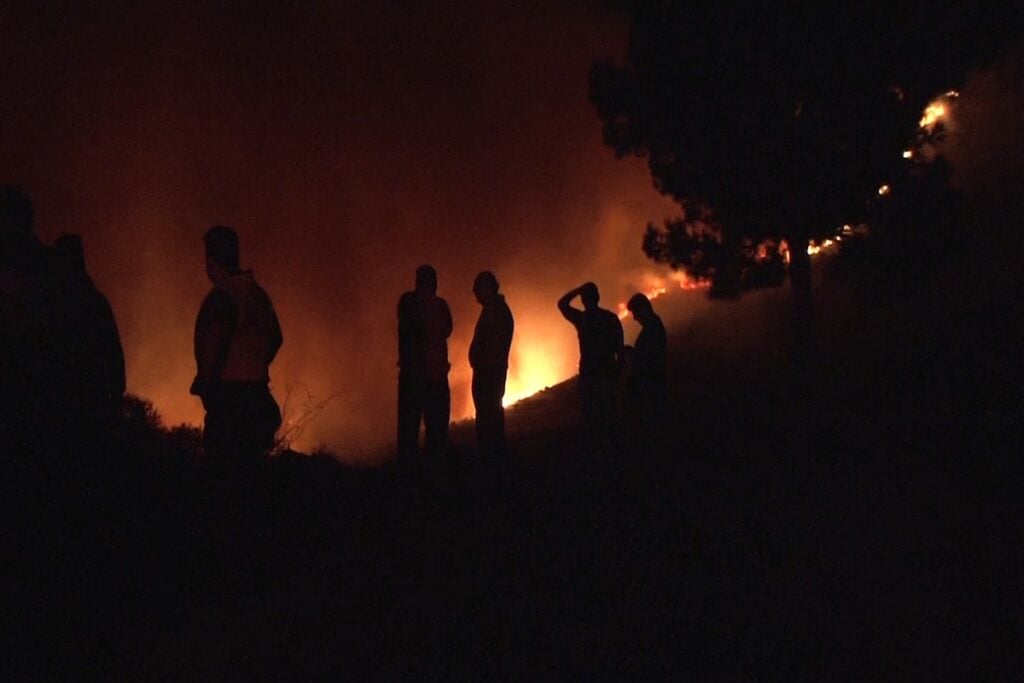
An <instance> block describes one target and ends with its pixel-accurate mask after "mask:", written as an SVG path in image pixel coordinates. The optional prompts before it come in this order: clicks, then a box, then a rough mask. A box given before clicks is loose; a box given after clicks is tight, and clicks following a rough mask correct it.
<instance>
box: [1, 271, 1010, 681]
mask: <svg viewBox="0 0 1024 683" xmlns="http://www.w3.org/2000/svg"><path fill="white" fill-rule="evenodd" d="M835 277H836V278H838V279H837V281H839V282H843V280H842V273H839V274H838V275H835ZM819 289H820V290H821V291H822V294H821V296H820V298H819V304H818V327H817V351H816V353H815V354H814V355H813V356H811V357H808V356H801V357H800V358H798V359H794V358H792V357H791V355H790V353H789V352H788V349H789V341H788V337H787V334H786V330H787V327H786V324H785V323H786V313H785V311H786V293H785V292H784V291H782V290H777V291H775V292H769V293H766V294H762V295H757V296H754V297H749V298H748V299H745V300H744V301H741V302H738V303H723V304H721V305H720V307H716V308H715V309H714V310H715V311H716V313H715V317H714V318H713V319H711V318H709V319H708V320H702V319H698V320H695V321H692V323H690V324H688V325H687V326H686V327H685V328H683V329H681V330H677V332H676V333H675V334H674V335H673V337H672V340H671V345H672V349H673V358H672V369H671V372H672V376H673V386H674V387H675V392H676V396H675V400H674V402H673V403H672V405H671V407H670V411H669V413H670V420H669V429H670V432H671V437H672V438H671V443H672V448H671V450H670V453H669V454H668V455H667V456H665V457H654V455H653V454H651V453H637V452H633V453H630V454H629V455H627V456H625V457H622V458H619V459H614V458H609V457H608V456H607V455H601V454H599V453H596V452H590V451H589V449H588V448H587V447H586V445H585V440H584V439H583V438H582V437H581V435H580V433H579V428H578V425H577V422H576V417H575V414H574V412H573V409H572V406H573V405H574V394H573V387H572V385H571V383H570V384H568V385H563V386H560V387H556V388H554V389H551V390H549V391H547V392H545V393H543V394H542V395H540V396H538V397H536V398H535V399H533V400H532V401H530V402H528V403H526V404H525V405H522V406H520V407H519V408H517V409H516V411H515V412H513V413H512V414H511V415H510V418H509V422H510V432H511V433H512V443H511V450H512V453H513V457H512V459H511V460H510V462H508V463H507V465H506V466H505V467H503V468H501V469H500V470H497V471H494V470H488V469H485V468H483V467H481V466H479V464H478V463H477V462H476V460H475V456H474V452H473V448H472V440H471V438H470V434H469V430H468V429H467V428H466V427H463V428H461V429H457V430H456V432H455V434H454V437H453V438H454V442H455V445H454V447H453V451H454V456H453V460H452V462H450V463H445V464H443V465H436V466H424V467H422V468H418V469H416V470H414V471H413V470H408V471H399V470H397V469H394V468H376V469H365V470H359V469H352V468H345V467H343V466H341V465H339V464H337V463H336V462H335V461H333V460H331V459H329V458H325V457H315V458H309V457H305V458H304V457H284V458H280V459H277V460H274V461H271V462H269V463H267V464H266V465H265V466H262V467H260V468H258V469H254V470H251V471H248V472H234V473H231V474H230V476H228V477H227V478H226V479H216V478H213V477H212V476H211V474H210V473H209V472H208V471H206V470H205V469H204V468H203V467H202V465H201V464H197V463H195V462H192V461H189V460H188V459H187V458H185V456H183V455H181V453H178V452H176V451H175V447H173V446H168V444H167V439H166V438H163V439H162V440H160V441H159V442H158V440H157V437H155V436H152V435H150V434H148V432H146V431H145V430H144V429H142V430H141V431H140V430H138V429H137V430H136V431H134V432H132V431H131V430H126V431H125V433H124V434H121V435H119V436H118V437H117V438H115V439H114V440H113V442H112V445H111V446H110V451H111V452H113V453H115V455H114V456H109V455H108V456H106V457H107V460H106V462H107V465H106V466H103V467H97V468H96V472H97V473H98V474H95V475H92V476H89V477H86V479H87V480H88V486H83V485H80V484H79V483H78V482H71V483H68V482H65V483H64V484H52V483H51V484H48V485H47V486H42V485H37V487H36V488H35V489H30V490H27V491H26V490H25V489H24V488H22V489H21V490H18V491H14V492H12V489H14V486H13V485H11V486H8V487H6V488H5V491H6V493H7V500H6V501H5V505H6V508H7V512H6V513H5V518H6V519H5V520H4V524H5V535H6V536H7V538H8V542H7V543H5V550H4V553H3V563H4V565H5V575H6V576H8V577H10V578H9V579H8V580H6V583H7V590H5V600H6V602H7V605H8V609H7V610H6V613H7V614H6V616H7V618H6V619H5V621H6V622H7V624H6V626H5V639H6V641H7V648H8V653H7V656H6V657H5V661H6V662H7V666H8V667H9V668H10V669H11V673H12V675H14V676H28V675H37V676H38V677H40V678H44V679H49V680H76V679H78V680H80V679H82V678H87V677H90V676H96V677H100V678H103V679H108V680H128V679H140V680H188V681H196V680H236V679H237V680H270V679H275V680H315V679H320V678H324V677H326V676H333V677H344V678H345V679H354V678H370V679H385V680H393V679H415V678H433V679H451V678H464V677H469V678H479V677H484V676H490V677H494V678H499V679H503V678H510V679H534V680H535V679H548V678H559V679H561V678H576V679H584V680H593V679H596V678H598V677H601V678H607V677H609V676H611V677H615V678H627V677H629V678H636V677H640V676H642V677H643V678H658V679H674V680H680V679H683V680H686V679H689V678H692V679H697V680H707V679H711V680H729V681H739V680H796V679H816V680H963V679H981V680H1007V681H1009V680H1016V679H1018V677H1019V676H1020V675H1022V673H1024V659H1022V658H1021V654H1020V653H1021V652H1022V651H1024V641H1022V627H1024V624H1022V614H1024V611H1022V610H1024V600H1022V594H1024V592H1022V589H1021V583H1022V577H1024V572H1022V571H1021V570H1022V567H1021V560H1022V551H1021V544H1022V541H1024V517H1022V515H1021V505H1020V504H1019V498H1020V489H1021V484H1022V483H1024V467H1022V460H1021V456H1020V453H1019V441H1020V439H1019V437H1020V432H1019V430H1020V418H1021V413H1022V410H1021V408H1022V405H1021V397H1022V394H1021V389H1020V386H1021V385H1020V383H1019V379H1020V375H1019V372H1018V369H1019V360H1018V356H1019V354H1020V345H1019V343H1018V341H1017V340H1019V336H1018V335H1017V333H1016V332H1015V330H1016V323H1017V322H1019V320H1020V317H1021V316H1020V308H1019V304H1012V303H1010V297H1009V295H1006V296H1002V297H997V298H994V299H990V300H986V299H985V298H984V297H972V296H962V297H961V296H960V295H958V294H957V293H956V288H955V287H950V288H944V287H938V286H931V285H929V286H925V285H921V286H919V287H918V288H917V289H916V290H915V291H916V294H913V295H912V294H904V295H902V296H893V295H891V292H888V291H887V289H886V288H885V287H880V286H879V285H878V282H875V283H874V284H872V283H871V282H870V281H868V282H867V283H866V284H865V283H864V282H853V283H850V282H846V283H845V284H843V286H839V287H836V288H835V289H834V291H833V290H831V289H830V288H829V287H828V286H826V287H822V288H819ZM922 293H926V294H927V296H920V295H921V294H922ZM30 479H31V478H30ZM8 481H9V482H11V481H14V478H9V479H8ZM33 481H34V480H33Z"/></svg>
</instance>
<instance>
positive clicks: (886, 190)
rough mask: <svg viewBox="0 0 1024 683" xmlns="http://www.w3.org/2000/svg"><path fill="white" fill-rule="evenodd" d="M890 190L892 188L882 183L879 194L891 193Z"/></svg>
mask: <svg viewBox="0 0 1024 683" xmlns="http://www.w3.org/2000/svg"><path fill="white" fill-rule="evenodd" d="M890 192H892V188H891V187H889V186H888V185H882V186H881V187H880V188H878V194H880V195H882V196H883V197H884V196H885V195H887V194H889V193H890Z"/></svg>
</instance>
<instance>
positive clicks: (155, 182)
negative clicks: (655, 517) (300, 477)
mask: <svg viewBox="0 0 1024 683" xmlns="http://www.w3.org/2000/svg"><path fill="white" fill-rule="evenodd" d="M350 4H351V5H352V7H347V6H346V7H343V8H342V7H339V8H328V7H321V8H303V9H292V8H288V7H286V6H283V7H279V8H277V9H265V8H263V9H260V8H254V7H250V6H248V5H238V6H235V5H221V4H217V5H215V6H213V7H210V6H207V5H206V4H205V3H204V4H200V3H194V4H193V3H185V4H177V3H168V4H160V3H158V4H154V5H146V6H145V8H144V9H143V8H141V7H134V6H125V7H116V8H106V9H95V8H89V9H87V8H83V7H78V6H77V5H71V6H67V7H62V8H60V10H59V11H57V10H41V9H37V8H35V7H34V6H31V5H24V6H14V5H10V4H8V5H5V8H4V9H0V58H2V59H3V62H4V69H3V72H2V73H3V75H2V76H0V78H2V81H0V83H2V89H3V96H2V99H0V117H2V125H3V137H2V138H0V160H2V161H0V164H2V165H0V176H2V178H3V181H4V182H15V183H19V184H21V185H22V186H23V187H24V188H25V189H26V190H27V191H28V192H29V194H30V195H31V196H32V198H33V200H34V202H35V204H36V211H37V230H38V232H39V234H40V235H41V237H43V239H44V240H46V241H51V240H52V239H53V238H55V237H56V236H57V235H58V234H60V233H62V232H77V233H80V234H82V235H83V238H84V241H85V248H86V257H87V263H88V266H89V269H90V272H91V273H92V275H93V277H94V279H95V280H96V282H97V284H98V285H99V286H100V288H101V289H103V290H104V291H105V292H106V294H107V295H108V297H109V298H110V300H111V303H112V305H113V308H114V310H115V313H116V316H117V319H118V322H119V325H120V329H121V335H122V339H123V342H124V346H125V354H126V361H127V371H128V385H129V391H131V392H133V393H136V394H139V395H141V396H143V397H146V398H149V399H151V400H152V401H153V402H154V403H155V405H156V406H157V408H158V409H159V411H160V412H161V414H162V416H163V418H164V420H165V422H167V423H169V424H176V423H179V422H190V423H196V424H197V423H199V422H200V421H201V419H202V409H201V406H200V404H199V402H198V400H197V399H195V398H194V397H191V396H189V395H188V386H189V383H190V381H191V379H192V376H193V374H194V370H195V365H194V361H193V358H192V326H193V323H194V318H195V313H196V311H197V309H198V306H199V303H200V301H201V300H202V297H203V296H204V294H205V292H206V291H207V289H208V288H209V283H208V281H207V280H206V276H205V273H204V269H203V254H202V242H201V237H202V234H203V231H204V230H205V229H206V228H207V227H208V226H210V225H212V224H215V223H225V224H229V225H232V226H235V227H236V228H237V230H238V231H239V234H240V237H241V244H242V263H243V267H247V268H252V269H253V270H254V272H255V274H256V276H257V278H258V280H259V281H260V282H261V283H262V284H263V286H264V287H265V288H266V289H267V290H268V292H269V293H270V294H271V296H272V298H273V299H274V301H275V305H276V307H277V310H278V314H279V317H280V319H281V323H282V327H283V329H284V336H285V343H284V346H283V347H282V350H281V353H280V355H279V356H278V359H277V360H276V361H275V363H274V365H273V366H272V367H271V379H272V389H273V391H274V394H275V396H276V397H277V399H278V401H279V402H280V403H282V404H286V416H285V417H286V419H289V418H291V419H296V418H302V417H303V416H304V415H308V414H309V410H310V408H311V407H312V406H314V405H321V406H322V412H320V413H319V414H318V416H317V417H316V419H315V420H313V421H312V422H311V423H310V424H309V425H308V426H307V428H306V429H305V431H304V432H303V433H302V435H301V438H299V439H297V441H296V442H295V445H296V446H297V447H300V448H306V449H308V448H311V447H313V446H315V445H317V444H321V443H322V444H326V445H327V446H329V447H330V448H332V449H335V450H336V451H338V452H339V453H358V452H365V451H367V450H368V449H372V448H375V447H377V446H379V445H382V444H386V443H388V442H389V441H390V440H391V439H392V438H393V436H392V432H393V430H394V415H395V384H396V377H397V371H396V368H395V361H396V355H397V350H396V346H397V345H396V339H395V334H396V320H395V305H396V302H397V299H398V297H399V295H400V294H401V292H402V291H404V290H406V289H409V288H411V286H412V280H413V271H414V269H415V267H416V266H417V265H419V264H420V263H432V264H433V265H434V266H435V267H436V268H437V270H438V272H439V276H440V277H439V279H440V287H439V293H440V295H441V296H443V297H445V298H446V299H447V300H448V302H449V304H450V305H451V308H452V313H453V316H454V319H455V333H454V335H453V337H452V340H451V343H450V357H451V360H452V364H453V367H452V374H451V380H452V403H453V405H452V416H453V418H454V419H458V418H461V417H466V416H469V415H470V414H471V412H472V406H471V403H470V401H469V368H468V364H467V362H466V350H467V347H468V341H469V337H470V335H471V334H472V329H473V324H474V323H475V320H476V316H477V312H478V307H477V304H476V303H475V301H474V299H473V296H472V293H471V291H470V289H471V285H472V281H473V277H474V275H475V274H476V273H477V272H478V271H479V270H482V269H492V270H494V271H495V272H496V273H497V275H498V277H499V279H500V280H501V282H502V289H503V290H504V292H505V294H506V295H507V298H508V301H509V303H510V305H511V307H512V309H513V312H514V314H515V316H516V337H515V341H514V343H513V350H512V365H511V368H510V376H509V390H510V393H511V395H513V396H517V395H523V394H525V393H528V392H530V391H534V390H537V389H540V388H543V386H545V385H546V384H552V383H554V382H557V381H559V380H561V379H564V378H565V377H568V376H569V375H571V374H572V373H573V372H574V370H575V367H576V363H577V361H578V356H577V352H576V346H575V335H574V332H573V330H572V328H571V327H570V326H569V325H568V324H566V323H565V322H564V321H562V320H561V318H560V317H559V315H558V313H557V310H556V308H555V300H556V299H557V298H558V296H559V295H561V294H562V293H563V292H564V291H566V290H568V289H569V288H570V287H573V286H575V285H577V284H579V282H581V281H583V280H587V279H592V280H594V281H596V282H597V283H598V284H599V285H600V286H601V288H602V292H603V300H602V301H603V303H604V304H605V305H607V306H608V307H609V308H614V306H615V305H616V304H617V303H618V302H619V301H621V300H624V299H625V298H626V296H627V295H628V294H630V293H631V292H632V291H634V290H635V288H637V287H640V286H642V284H643V280H644V278H645V274H646V273H648V272H650V271H651V269H650V268H649V266H648V264H647V262H646V260H645V258H644V256H643V255H642V253H641V251H640V238H641V228H642V226H643V225H644V224H645V223H646V222H647V221H648V220H654V221H659V220H661V219H663V218H665V217H666V216H669V215H671V214H673V213H675V207H674V205H673V204H672V203H671V202H669V201H667V200H666V199H664V198H662V197H660V196H659V195H657V193H655V191H654V190H653V189H652V186H651V182H650V178H649V174H648V173H647V170H646V167H645V166H644V164H643V163H642V162H641V161H639V160H636V159H634V160H630V161H628V162H620V161H616V160H615V159H614V158H613V156H612V155H611V153H610V152H609V151H608V150H607V149H606V148H604V147H603V146H602V144H601V141H600V127H599V124H598V121H597V117H596V115H595V114H594V113H593V111H592V109H591V107H590V105H589V103H588V101H587V98H586V89H587V71H588V68H589V66H590V64H591V62H592V61H593V60H594V59H596V58H600V57H608V56H616V55H619V54H621V53H622V52H623V50H624V48H625V41H626V29H625V26H624V24H623V22H622V21H621V20H620V19H619V18H618V17H617V16H616V15H615V14H612V13H608V12H607V11H605V10H603V9H600V8H599V7H597V6H593V7H591V6H588V5H585V4H579V3H537V4H535V5H534V6H530V5H529V4H528V3H527V4H515V5H516V6H515V7H514V8H510V7H504V6H500V5H501V4H500V3H493V6H491V7H487V6H486V3H485V4H484V5H480V4H477V5H476V6H475V7H474V8H473V9H465V8H463V9H449V10H441V9H433V10H432V9H427V8H426V6H430V5H429V4H425V7H424V8H421V9H418V10H409V9H402V10H399V9H397V8H390V9H389V8H378V7H372V6H369V5H372V4H373V3H358V4H354V3H350ZM512 4H513V3H509V5H512ZM628 328H629V326H627V337H630V336H632V334H635V331H632V330H630V329H628ZM325 402H326V403H325Z"/></svg>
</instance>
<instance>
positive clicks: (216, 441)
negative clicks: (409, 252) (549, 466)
mask: <svg viewBox="0 0 1024 683" xmlns="http://www.w3.org/2000/svg"><path fill="white" fill-rule="evenodd" d="M203 244H204V253H205V259H206V274H207V276H208V278H209V280H210V283H211V285H212V287H211V289H210V291H209V293H208V294H207V295H206V297H205V298H204V299H203V301H202V303H201V305H200V307H199V311H198V314H197V316H196V322H195V332H194V338H193V348H194V353H195V361H196V375H195V379H194V380H193V382H192V385H191V388H190V392H191V393H192V394H194V395H195V396H197V397H198V398H199V399H200V400H201V401H202V404H203V408H204V409H205V411H206V416H205V420H204V425H203V440H202V443H203V450H204V453H205V456H206V457H207V459H208V460H209V461H210V462H211V463H218V464H222V465H228V464H232V463H235V464H241V463H245V462H253V461H256V460H258V459H259V458H261V457H262V456H264V455H266V454H267V453H268V452H270V451H271V449H272V448H273V447H274V445H275V435H276V433H277V430H278V429H279V428H280V426H281V411H280V408H279V406H278V404H277V403H276V402H275V400H274V398H273V396H272V394H271V392H270V389H269V381H270V374H269V368H270V365H271V363H272V362H273V360H274V358H275V357H276V355H277V352H278V350H279V349H280V348H281V345H282V343H283V340H284V337H283V334H282V331H281V326H280V323H279V321H278V318H277V314H276V313H275V311H274V305H273V302H272V301H271V298H270V296H269V295H268V294H267V292H266V291H265V290H264V289H263V288H262V287H261V286H260V285H259V284H258V282H257V280H256V279H255V277H254V275H253V273H252V271H251V270H244V269H242V267H241V259H240V245H239V238H238V234H237V233H236V232H235V230H234V229H232V228H231V227H229V226H224V225H215V226H213V227H211V228H209V229H208V230H207V231H206V232H205V234H204V235H203ZM472 290H473V294H474V296H475V298H476V300H477V302H478V303H479V305H480V313H479V316H478V318H477V321H476V324H475V327H474V330H473V337H472V341H471V343H470V346H469V364H470V366H471V368H472V371H473V375H472V397H473V404H474V407H475V409H476V421H475V427H476V440H477V446H478V451H479V454H480V456H481V457H482V458H483V459H485V460H487V461H489V462H499V461H503V460H504V459H505V458H506V456H507V455H508V448H507V444H506V439H505V408H504V405H503V398H504V395H505V384H506V378H507V374H508V367H509V354H510V349H511V347H512V340H513V335H514V330H515V321H514V318H513V315H512V311H511V309H510V307H509V305H508V303H507V302H506V300H505V296H504V294H502V292H501V288H500V284H499V281H498V278H497V276H496V275H495V274H494V273H493V272H492V271H489V270H485V271H482V272H480V273H479V274H478V275H477V276H476V278H475V279H474V281H473V286H472ZM437 291H438V274H437V271H436V270H435V269H434V268H433V267H432V266H430V265H426V264H424V265H421V266H420V267H419V268H417V269H416V273H415V286H414V288H413V289H412V290H410V291H407V292H405V293H404V294H402V295H401V297H400V298H399V301H398V307H397V308H398V311H397V313H398V420H397V422H398V425H397V426H398V429H397V458H398V461H399V462H400V463H409V462H415V461H417V460H420V459H423V458H425V459H427V460H432V459H437V458H439V457H441V456H442V455H443V454H444V453H445V452H446V449H447V439H448V426H449V422H450V417H451V390H450V387H449V383H448V373H449V370H450V368H451V364H450V363H449V360H448V339H449V337H450V336H451V334H452V331H453V327H454V326H453V321H452V315H451V311H450V310H449V308H448V304H447V302H446V301H445V300H444V299H443V298H441V297H440V296H438V293H437ZM0 296H2V299H0V305H2V308H0V316H2V318H0V323H2V328H0V329H2V330H3V337H2V348H0V363H2V366H0V401H2V404H0V408H2V411H3V416H2V427H0V429H2V430H3V432H2V436H3V437H4V438H5V440H6V441H7V442H9V443H14V444H16V445H17V446H19V447H21V448H22V449H28V450H29V451H32V450H35V449H40V448H52V447H54V446H57V447H64V448H68V447H71V448H74V447H79V446H81V445H82V444H83V443H88V441H89V439H95V438H98V435H100V434H101V433H102V431H103V429H104V428H105V427H106V426H107V425H109V423H110V421H111V419H112V418H113V417H114V416H115V415H116V413H117V411H118V408H119V405H120V402H121V400H122V397H123V395H124V392H125V364H124V353H123V350H122V347H121V340H120V336H119V334H118V329H117V324H116V321H115V318H114V314H113V311H112V309H111V307H110V304H109V302H108V300H107V299H106V297H105V296H104V295H103V294H102V293H101V292H100V290H99V289H98V288H97V287H96V285H95V284H94V283H93V281H92V279H91V278H90V277H89V275H88V272H87V270H86V259H85V254H84V247H83V243H82V239H81V237H80V236H78V235H63V236H61V237H60V238H59V239H57V240H56V241H55V243H54V244H53V245H52V246H48V245H44V244H43V243H42V242H41V241H40V240H39V239H38V237H37V236H36V233H35V226H34V213H33V208H32V203H31V201H30V200H29V198H28V197H27V196H26V195H25V193H24V192H23V191H22V190H20V188H18V187H16V186H13V185H4V186H2V187H0ZM577 298H579V300H580V303H581V304H582V309H581V308H577V307H575V306H574V305H573V302H574V301H575V299H577ZM599 302H600V294H599V291H598V287H597V285H596V284H594V283H593V282H587V283H584V284H582V285H580V286H579V287H576V288H574V289H572V290H570V291H568V292H566V293H565V294H564V295H563V296H562V297H561V298H560V299H559V300H558V302H557V307H558V310H559V311H560V313H561V314H562V316H563V317H564V318H565V319H566V320H567V321H568V322H569V323H571V324H572V325H573V327H574V328H575V329H576V333H577V336H578V339H579V349H580V362H579V379H578V392H579V402H580V409H581V412H582V415H583V418H584V422H583V423H584V428H585V432H586V436H587V439H588V441H589V445H590V446H591V447H592V448H593V449H596V450H598V451H607V452H608V453H613V452H616V451H620V450H621V449H622V447H623V444H624V442H626V441H629V442H631V443H633V444H634V445H640V446H642V447H644V448H650V447H653V445H654V444H655V441H656V438H655V437H656V435H657V434H658V433H659V432H660V430H661V429H662V426H663V425H662V423H663V414H662V413H663V411H664V406H665V403H666V401H665V399H666V396H667V383H666V369H665V365H666V346H667V337H666V333H665V327H664V325H663V324H662V322H661V318H660V317H659V316H658V315H657V314H656V313H655V311H654V308H653V306H652V304H651V302H650V300H649V299H648V298H647V297H646V296H644V295H643V294H636V295H634V296H633V297H632V298H631V299H630V300H629V303H628V306H627V309H628V310H629V312H631V313H632V314H633V317H634V319H635V320H636V321H637V322H638V323H639V324H640V325H641V327H642V330H641V332H640V334H639V336H638V338H637V341H636V344H635V347H633V348H630V347H628V346H626V345H625V344H624V335H623V329H622V324H621V322H620V320H619V317H618V316H617V315H616V314H615V313H613V312H611V311H609V310H607V309H605V308H602V307H601V306H600V305H599ZM421 427H422V431H423V432H424V438H423V447H422V449H421V448H420V432H421Z"/></svg>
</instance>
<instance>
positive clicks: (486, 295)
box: [473, 270, 498, 305]
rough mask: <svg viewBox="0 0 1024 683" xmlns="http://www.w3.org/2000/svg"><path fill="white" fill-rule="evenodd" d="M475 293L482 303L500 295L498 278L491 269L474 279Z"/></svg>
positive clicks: (484, 303)
mask: <svg viewBox="0 0 1024 683" xmlns="http://www.w3.org/2000/svg"><path fill="white" fill-rule="evenodd" d="M473 294H474V295H475V296H476V300H477V301H478V302H479V303H480V304H481V305H486V304H487V303H489V302H491V301H493V300H494V298H495V297H496V296H498V278H496V277H495V276H494V273H492V272H491V271H489V270H485V271H483V272H481V273H479V274H478V275H477V276H476V279H475V280H474V281H473Z"/></svg>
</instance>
